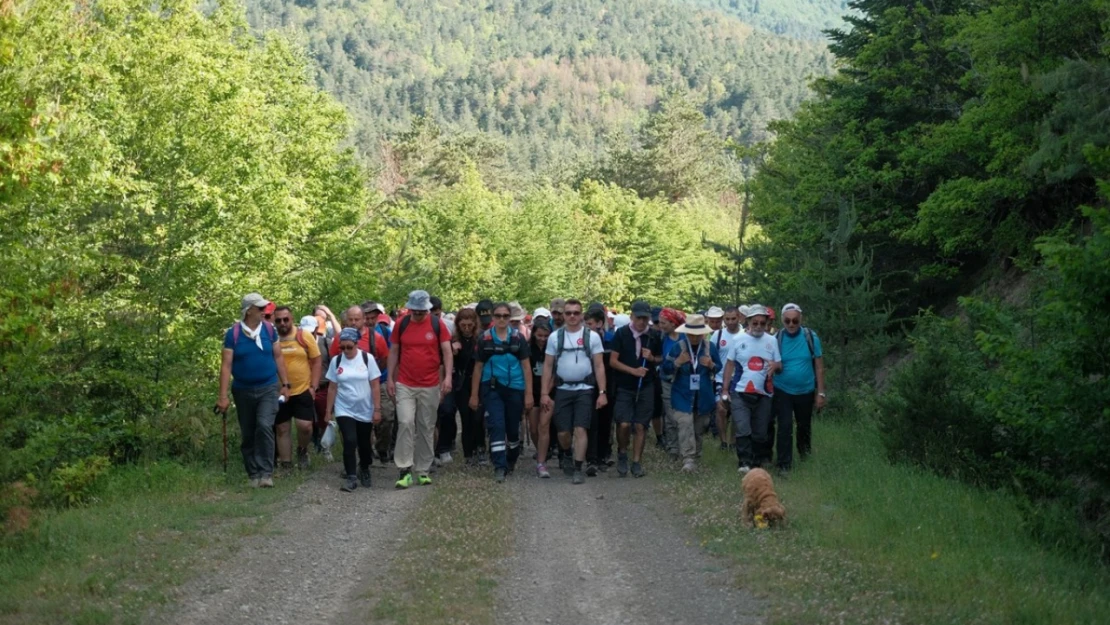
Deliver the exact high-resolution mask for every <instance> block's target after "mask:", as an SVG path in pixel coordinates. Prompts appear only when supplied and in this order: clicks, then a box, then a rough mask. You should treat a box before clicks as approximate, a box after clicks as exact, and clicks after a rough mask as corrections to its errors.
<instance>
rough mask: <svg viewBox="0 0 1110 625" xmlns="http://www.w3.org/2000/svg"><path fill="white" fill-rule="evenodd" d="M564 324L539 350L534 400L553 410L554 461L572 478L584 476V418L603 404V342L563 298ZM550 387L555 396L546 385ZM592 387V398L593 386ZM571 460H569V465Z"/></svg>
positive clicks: (579, 308) (578, 306) (586, 425)
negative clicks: (537, 389)
mask: <svg viewBox="0 0 1110 625" xmlns="http://www.w3.org/2000/svg"><path fill="white" fill-rule="evenodd" d="M563 316H564V318H565V325H564V326H563V327H562V328H559V329H557V330H555V331H554V332H553V333H552V334H551V337H550V338H548V340H547V349H546V350H545V351H544V354H545V356H544V365H543V378H542V381H543V390H542V392H541V393H540V403H541V404H543V405H544V406H545V407H546V408H548V409H553V410H554V412H553V415H552V420H553V421H554V423H555V429H556V430H557V431H558V437H559V449H560V452H559V456H560V457H559V464H560V465H561V466H562V469H563V472H564V473H570V474H571V475H572V476H573V477H572V483H574V484H581V483H582V482H584V481H585V477H584V476H583V474H582V463H584V462H585V461H586V446H587V443H588V441H589V436H588V434H589V429H590V421H591V419H592V417H593V411H594V410H595V409H601V408H603V407H604V406H605V405H606V404H607V403H608V399H607V398H606V396H605V389H606V388H607V387H606V384H605V363H604V362H603V361H602V357H603V355H604V354H605V347H604V345H603V344H602V342H601V336H600V335H598V333H596V332H592V331H591V330H589V329H588V328H586V327H585V326H584V325H583V317H582V302H580V301H578V300H576V299H570V300H567V301H566V304H564V306H563ZM552 388H554V389H555V399H554V400H553V399H552V398H551V389H552ZM595 388H597V389H600V390H599V391H598V393H599V394H598V397H597V401H596V402H595V401H594V389H595ZM572 433H573V436H574V456H573V460H571V459H570V457H569V456H570V453H571V435H572ZM571 463H573V464H571Z"/></svg>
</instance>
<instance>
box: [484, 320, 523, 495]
mask: <svg viewBox="0 0 1110 625" xmlns="http://www.w3.org/2000/svg"><path fill="white" fill-rule="evenodd" d="M512 317H513V313H512V308H511V307H510V306H509V304H506V303H504V302H502V303H500V304H496V305H494V307H493V327H492V328H490V329H489V330H486V331H485V332H483V333H482V336H481V337H480V338H479V339H478V347H477V349H476V350H475V351H474V375H473V376H472V378H471V393H470V409H471V410H475V411H476V410H478V399H479V397H481V402H482V405H483V406H485V408H486V431H487V432H489V450H490V459H491V460H493V477H494V480H496V481H497V482H498V483H500V482H504V481H505V477H506V476H507V475H509V474H511V473H512V472H513V469H515V468H516V461H517V458H518V457H519V456H520V421H521V418H522V417H523V415H524V411H525V410H531V409H532V404H533V402H534V401H535V398H534V396H533V395H532V364H531V352H530V351H529V348H528V342H527V341H526V340H525V338H524V336H523V335H522V334H521V333H520V332H518V331H516V330H515V329H513V328H512V327H511V326H510V321H511V319H512Z"/></svg>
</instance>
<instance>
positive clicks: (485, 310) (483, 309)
mask: <svg viewBox="0 0 1110 625" xmlns="http://www.w3.org/2000/svg"><path fill="white" fill-rule="evenodd" d="M474 312H476V313H478V316H479V317H481V316H483V315H492V314H493V302H492V301H490V300H488V299H484V300H482V301H480V302H478V305H477V306H475V307H474Z"/></svg>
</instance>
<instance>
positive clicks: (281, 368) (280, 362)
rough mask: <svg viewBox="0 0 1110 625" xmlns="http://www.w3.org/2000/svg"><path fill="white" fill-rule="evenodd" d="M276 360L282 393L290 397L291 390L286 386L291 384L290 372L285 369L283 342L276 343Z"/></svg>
mask: <svg viewBox="0 0 1110 625" xmlns="http://www.w3.org/2000/svg"><path fill="white" fill-rule="evenodd" d="M274 362H276V363H277V370H278V379H279V380H281V393H280V395H283V396H284V397H287V398H288V397H289V390H288V389H287V388H285V385H286V384H289V372H288V371H286V370H285V354H283V353H281V344H280V343H274Z"/></svg>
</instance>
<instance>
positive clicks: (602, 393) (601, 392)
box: [597, 389, 605, 395]
mask: <svg viewBox="0 0 1110 625" xmlns="http://www.w3.org/2000/svg"><path fill="white" fill-rule="evenodd" d="M597 394H598V395H604V394H605V389H601V390H600V391H598V392H597Z"/></svg>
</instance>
